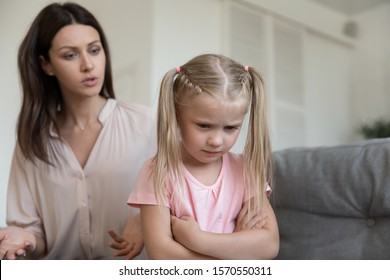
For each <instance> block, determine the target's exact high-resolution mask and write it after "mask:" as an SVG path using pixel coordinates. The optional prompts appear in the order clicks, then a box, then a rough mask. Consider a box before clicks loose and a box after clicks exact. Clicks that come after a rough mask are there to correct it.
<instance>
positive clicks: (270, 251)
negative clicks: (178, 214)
mask: <svg viewBox="0 0 390 280" xmlns="http://www.w3.org/2000/svg"><path fill="white" fill-rule="evenodd" d="M263 212H264V214H265V215H266V217H267V218H266V220H265V224H264V225H263V227H262V228H261V229H257V228H256V229H252V230H244V231H235V232H233V233H211V232H206V231H201V230H200V228H199V226H198V224H197V223H196V222H195V220H194V219H192V218H188V217H183V219H178V218H173V219H172V231H173V233H174V238H175V240H177V241H178V242H179V243H180V244H182V245H183V246H185V247H187V248H188V249H190V250H193V251H195V252H198V253H200V254H204V255H208V256H213V257H215V258H218V259H273V258H275V257H276V256H277V254H278V252H279V230H278V226H277V223H276V217H275V214H274V211H273V209H272V207H271V205H270V203H269V201H268V200H266V203H265V205H264V209H263Z"/></svg>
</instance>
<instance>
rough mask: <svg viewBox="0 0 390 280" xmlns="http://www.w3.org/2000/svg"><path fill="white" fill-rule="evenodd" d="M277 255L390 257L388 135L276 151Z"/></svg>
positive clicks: (349, 257)
mask: <svg viewBox="0 0 390 280" xmlns="http://www.w3.org/2000/svg"><path fill="white" fill-rule="evenodd" d="M274 161H275V182H274V188H273V195H272V197H271V202H272V204H273V207H274V210H275V214H276V217H277V220H278V224H279V231H280V240H281V243H280V251H279V255H278V257H277V258H278V259H306V260H309V259H328V260H336V259H362V260H364V259H387V260H389V259H390V138H386V139H375V140H367V141H363V142H359V143H356V144H349V145H340V146H331V147H316V148H292V149H286V150H281V151H276V152H274Z"/></svg>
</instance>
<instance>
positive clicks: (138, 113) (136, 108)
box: [116, 100, 152, 118]
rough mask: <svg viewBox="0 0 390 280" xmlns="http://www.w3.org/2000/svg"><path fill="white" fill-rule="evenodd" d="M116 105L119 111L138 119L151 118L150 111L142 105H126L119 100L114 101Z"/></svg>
mask: <svg viewBox="0 0 390 280" xmlns="http://www.w3.org/2000/svg"><path fill="white" fill-rule="evenodd" d="M116 105H117V107H118V109H119V110H121V111H123V112H124V113H127V114H129V115H132V116H134V117H139V118H151V117H152V109H151V108H150V107H147V106H145V105H142V104H137V103H127V102H124V101H121V100H116Z"/></svg>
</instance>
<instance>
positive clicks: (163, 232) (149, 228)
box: [141, 205, 214, 260]
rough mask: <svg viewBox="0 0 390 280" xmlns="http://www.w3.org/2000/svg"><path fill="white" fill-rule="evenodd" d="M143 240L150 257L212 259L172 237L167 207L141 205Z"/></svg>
mask: <svg viewBox="0 0 390 280" xmlns="http://www.w3.org/2000/svg"><path fill="white" fill-rule="evenodd" d="M141 222H142V231H143V234H144V242H145V247H146V251H147V253H148V257H149V258H150V259H156V260H164V259H176V260H178V259H214V258H212V257H209V256H207V255H202V254H199V253H196V252H193V251H191V250H189V249H188V248H186V247H184V246H183V245H181V244H179V243H178V242H176V241H175V240H174V239H173V235H172V231H171V215H170V212H169V209H168V208H167V207H160V206H155V205H143V206H141Z"/></svg>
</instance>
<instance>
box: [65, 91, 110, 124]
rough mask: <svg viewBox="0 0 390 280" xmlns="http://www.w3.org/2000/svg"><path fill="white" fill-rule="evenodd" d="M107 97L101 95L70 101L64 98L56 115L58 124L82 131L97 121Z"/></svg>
mask: <svg viewBox="0 0 390 280" xmlns="http://www.w3.org/2000/svg"><path fill="white" fill-rule="evenodd" d="M106 102H107V99H105V98H104V97H102V96H97V97H96V98H87V99H83V100H78V101H77V102H70V101H67V100H64V103H63V106H62V108H61V111H60V113H59V115H58V122H59V126H60V127H62V128H64V129H70V128H77V129H80V130H82V131H84V130H85V129H87V128H88V127H90V126H92V125H94V124H95V123H96V122H98V121H99V114H100V112H101V110H102V109H103V107H104V105H105V103H106Z"/></svg>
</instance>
